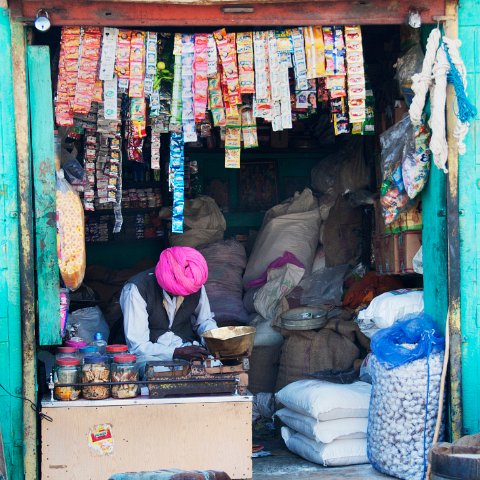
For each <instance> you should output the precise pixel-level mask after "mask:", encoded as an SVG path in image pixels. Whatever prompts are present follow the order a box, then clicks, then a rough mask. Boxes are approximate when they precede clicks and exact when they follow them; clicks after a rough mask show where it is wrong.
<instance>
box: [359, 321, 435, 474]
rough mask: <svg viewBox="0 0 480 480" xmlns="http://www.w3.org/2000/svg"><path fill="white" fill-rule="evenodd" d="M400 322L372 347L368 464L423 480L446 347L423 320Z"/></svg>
mask: <svg viewBox="0 0 480 480" xmlns="http://www.w3.org/2000/svg"><path fill="white" fill-rule="evenodd" d="M399 323H400V325H398V324H395V325H394V326H393V327H390V329H385V330H383V331H382V332H380V333H382V334H383V335H382V336H381V338H380V339H377V338H375V337H374V340H377V341H373V342H372V350H373V355H372V357H371V359H370V373H371V375H372V395H371V398H370V410H369V418H368V433H367V452H368V459H369V461H370V462H371V463H372V465H373V466H374V468H375V469H376V470H379V471H380V472H383V473H385V474H387V475H392V476H395V477H397V478H400V479H405V480H423V479H424V478H425V476H426V472H427V455H428V451H429V450H430V448H431V447H432V443H433V436H434V432H435V426H436V420H437V415H438V408H439V399H440V390H441V388H440V386H441V376H442V366H443V355H444V350H443V345H444V344H443V338H442V337H440V336H438V335H437V334H436V332H435V327H434V325H433V324H432V323H431V322H430V321H429V320H428V319H427V318H426V317H424V316H423V315H422V316H420V317H418V316H417V317H415V318H413V319H412V318H411V319H408V320H404V321H402V322H399ZM387 330H391V331H390V332H388V331H387ZM402 332H403V333H402ZM405 332H407V333H405ZM380 333H379V334H377V335H380ZM382 337H383V341H382ZM412 352H415V353H413V354H412ZM407 357H408V361H405V360H406V358H407ZM392 358H394V359H395V361H394V364H392V363H391V361H392ZM387 359H388V360H390V362H389V361H388V360H387ZM442 436H443V422H442V428H441V432H440V439H441V438H442Z"/></svg>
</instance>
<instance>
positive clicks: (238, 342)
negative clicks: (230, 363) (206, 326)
mask: <svg viewBox="0 0 480 480" xmlns="http://www.w3.org/2000/svg"><path fill="white" fill-rule="evenodd" d="M255 332H256V328H255V327H222V328H215V329H213V330H209V331H208V332H205V333H204V334H203V335H202V337H203V338H204V339H205V343H206V345H207V348H208V350H209V351H210V353H211V354H212V355H214V356H215V357H217V358H237V357H243V356H250V355H251V353H252V350H253V341H254V339H255Z"/></svg>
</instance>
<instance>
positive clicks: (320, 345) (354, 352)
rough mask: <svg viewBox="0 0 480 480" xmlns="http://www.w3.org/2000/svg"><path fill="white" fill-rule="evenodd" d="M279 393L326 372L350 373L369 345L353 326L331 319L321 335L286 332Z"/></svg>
mask: <svg viewBox="0 0 480 480" xmlns="http://www.w3.org/2000/svg"><path fill="white" fill-rule="evenodd" d="M282 333H283V335H284V336H285V337H286V340H285V343H284V344H283V347H282V354H281V357H280V367H279V372H278V378H277V386H276V390H277V391H278V390H280V389H281V388H283V387H284V386H285V385H288V384H289V383H291V382H294V381H296V380H299V379H301V378H304V376H305V375H306V374H310V373H315V372H319V371H323V370H347V369H350V368H352V367H353V365H354V362H355V360H357V359H360V358H362V348H363V349H365V350H366V349H368V348H369V341H368V339H367V337H365V336H364V335H363V334H362V333H361V332H360V330H359V328H358V326H357V325H356V324H355V323H353V322H351V321H345V320H340V319H338V318H332V319H331V320H329V322H328V324H327V325H326V326H325V327H324V328H322V329H321V330H319V331H314V330H308V331H289V330H284V331H283V332H282Z"/></svg>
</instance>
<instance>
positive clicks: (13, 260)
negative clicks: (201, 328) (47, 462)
mask: <svg viewBox="0 0 480 480" xmlns="http://www.w3.org/2000/svg"><path fill="white" fill-rule="evenodd" d="M0 65H1V74H0V75H1V79H0V365H1V368H0V384H1V385H2V386H3V387H4V388H5V389H7V390H8V391H9V392H10V393H12V394H16V395H18V394H21V393H22V353H21V346H22V345H21V330H20V276H19V249H18V247H19V230H18V202H17V175H16V173H17V172H16V170H17V169H16V151H15V127H14V108H13V83H12V80H13V77H12V48H11V34H10V18H9V15H8V11H7V10H5V9H3V8H0ZM0 412H1V415H0V426H1V429H2V436H3V442H4V444H5V456H6V462H7V469H8V475H9V479H10V480H20V479H23V412H22V402H21V400H18V399H15V398H13V397H11V396H9V395H7V394H6V392H5V391H4V390H3V389H0Z"/></svg>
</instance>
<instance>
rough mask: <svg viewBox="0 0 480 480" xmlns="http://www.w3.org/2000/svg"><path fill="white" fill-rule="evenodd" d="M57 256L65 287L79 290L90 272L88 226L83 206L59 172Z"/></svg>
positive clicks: (60, 171)
mask: <svg viewBox="0 0 480 480" xmlns="http://www.w3.org/2000/svg"><path fill="white" fill-rule="evenodd" d="M56 202H57V207H56V208H57V252H58V266H59V269H60V274H61V276H62V280H63V282H64V284H65V287H67V288H69V289H70V290H76V289H77V288H78V287H79V286H80V285H81V284H82V282H83V277H84V275H85V268H86V253H85V223H84V217H85V214H84V211H83V206H82V202H81V200H80V197H79V196H78V194H77V193H76V192H75V191H74V190H73V189H72V187H71V186H70V185H69V184H68V182H67V181H66V180H65V177H64V174H63V170H59V171H58V172H57V194H56Z"/></svg>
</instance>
